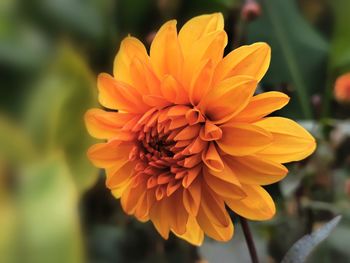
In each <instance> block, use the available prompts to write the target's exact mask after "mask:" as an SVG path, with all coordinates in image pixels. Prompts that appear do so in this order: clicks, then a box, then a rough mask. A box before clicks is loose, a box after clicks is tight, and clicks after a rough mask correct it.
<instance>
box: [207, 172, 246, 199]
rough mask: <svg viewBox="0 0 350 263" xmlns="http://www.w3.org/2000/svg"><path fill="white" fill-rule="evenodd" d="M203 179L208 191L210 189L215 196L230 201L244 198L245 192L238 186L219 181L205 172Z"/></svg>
mask: <svg viewBox="0 0 350 263" xmlns="http://www.w3.org/2000/svg"><path fill="white" fill-rule="evenodd" d="M203 179H204V180H205V181H206V183H207V185H208V186H209V188H210V189H212V190H213V191H214V192H215V194H217V195H219V196H221V197H226V198H231V199H242V198H244V197H245V196H246V194H245V192H244V191H243V190H242V189H241V187H240V185H238V184H232V183H230V182H228V181H227V180H226V181H224V180H221V179H219V178H218V177H217V176H214V175H212V174H211V173H209V172H205V173H204V176H203Z"/></svg>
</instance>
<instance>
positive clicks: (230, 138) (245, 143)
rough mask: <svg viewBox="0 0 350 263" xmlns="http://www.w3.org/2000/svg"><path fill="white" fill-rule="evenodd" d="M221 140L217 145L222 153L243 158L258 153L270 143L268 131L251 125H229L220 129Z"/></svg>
mask: <svg viewBox="0 0 350 263" xmlns="http://www.w3.org/2000/svg"><path fill="white" fill-rule="evenodd" d="M220 128H221V129H222V138H221V139H220V140H218V141H217V144H218V145H219V147H220V148H221V150H223V151H224V152H226V153H228V154H230V155H234V156H245V155H251V154H253V153H256V152H259V151H261V150H263V149H265V148H266V147H268V146H269V145H270V144H271V142H272V139H273V138H272V135H271V133H270V132H269V131H267V130H265V129H263V128H261V127H259V126H257V125H252V124H243V123H235V124H233V123H230V124H225V125H223V126H221V127H220Z"/></svg>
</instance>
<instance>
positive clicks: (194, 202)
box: [183, 179, 202, 216]
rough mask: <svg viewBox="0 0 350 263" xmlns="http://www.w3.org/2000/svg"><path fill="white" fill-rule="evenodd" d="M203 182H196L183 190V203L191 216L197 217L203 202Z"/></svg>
mask: <svg viewBox="0 0 350 263" xmlns="http://www.w3.org/2000/svg"><path fill="white" fill-rule="evenodd" d="M201 189H202V186H201V180H199V179H197V180H195V181H194V182H193V183H192V184H191V185H190V186H189V187H188V188H185V189H184V190H183V203H184V206H185V208H186V210H187V212H188V213H189V214H190V215H193V216H196V215H197V213H198V209H199V205H200V202H201Z"/></svg>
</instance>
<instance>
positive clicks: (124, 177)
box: [106, 161, 135, 189]
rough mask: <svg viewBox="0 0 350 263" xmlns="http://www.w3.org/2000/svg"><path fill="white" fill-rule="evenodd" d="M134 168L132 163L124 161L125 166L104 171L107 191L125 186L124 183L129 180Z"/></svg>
mask: <svg viewBox="0 0 350 263" xmlns="http://www.w3.org/2000/svg"><path fill="white" fill-rule="evenodd" d="M134 167H135V164H134V163H132V162H128V161H125V164H124V165H123V166H120V167H113V168H110V169H108V170H107V171H106V174H107V179H106V186H107V187H108V188H109V189H114V188H120V187H122V186H123V185H125V183H127V181H128V180H130V179H131V176H132V172H133V170H134Z"/></svg>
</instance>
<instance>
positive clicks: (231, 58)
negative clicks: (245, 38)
mask: <svg viewBox="0 0 350 263" xmlns="http://www.w3.org/2000/svg"><path fill="white" fill-rule="evenodd" d="M270 59H271V49H270V47H269V45H267V44H266V43H254V44H252V45H247V46H241V47H239V48H237V49H235V50H233V51H232V52H231V53H230V54H228V55H227V56H226V57H225V58H224V59H223V60H222V61H221V62H220V63H219V64H218V66H217V67H216V70H215V74H214V77H213V80H214V83H218V82H220V81H222V80H224V79H227V78H230V77H232V76H236V75H248V76H250V77H252V78H254V79H255V80H257V81H258V82H259V81H260V80H261V79H262V77H263V76H264V75H265V73H266V71H267V69H268V67H269V64H270Z"/></svg>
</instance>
